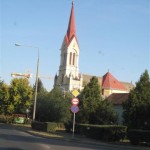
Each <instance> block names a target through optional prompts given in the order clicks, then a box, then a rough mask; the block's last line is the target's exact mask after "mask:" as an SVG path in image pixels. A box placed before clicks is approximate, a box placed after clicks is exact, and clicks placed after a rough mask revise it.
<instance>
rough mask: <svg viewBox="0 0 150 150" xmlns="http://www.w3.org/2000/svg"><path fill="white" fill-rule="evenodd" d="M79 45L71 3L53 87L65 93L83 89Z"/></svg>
mask: <svg viewBox="0 0 150 150" xmlns="http://www.w3.org/2000/svg"><path fill="white" fill-rule="evenodd" d="M79 53H80V49H79V44H78V40H77V36H76V27H75V17H74V4H73V2H72V8H71V14H70V20H69V24H68V29H67V33H66V35H65V37H64V40H63V43H62V46H61V61H60V66H59V72H58V75H56V76H55V80H54V86H60V87H61V88H63V89H64V90H65V91H72V90H74V89H79V90H81V89H83V87H82V81H83V79H82V75H81V74H80V73H79Z"/></svg>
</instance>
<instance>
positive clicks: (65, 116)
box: [37, 87, 71, 123]
mask: <svg viewBox="0 0 150 150" xmlns="http://www.w3.org/2000/svg"><path fill="white" fill-rule="evenodd" d="M67 95H68V94H66V96H67ZM68 98H69V97H68V96H67V97H65V98H64V93H63V92H62V91H61V90H60V89H59V88H56V87H55V88H54V89H52V91H51V92H49V93H48V95H47V97H45V98H43V99H40V100H39V102H38V105H37V120H40V121H50V122H64V123H65V122H68V120H70V116H71V115H70V110H69V107H70V101H69V99H68ZM70 99H71V98H70Z"/></svg>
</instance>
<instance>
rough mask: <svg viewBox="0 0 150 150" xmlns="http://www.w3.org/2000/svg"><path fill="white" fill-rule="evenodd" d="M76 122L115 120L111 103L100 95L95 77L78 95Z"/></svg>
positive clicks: (96, 122) (104, 122) (103, 122)
mask: <svg viewBox="0 0 150 150" xmlns="http://www.w3.org/2000/svg"><path fill="white" fill-rule="evenodd" d="M79 99H80V103H79V109H80V111H79V113H78V114H77V117H76V118H77V122H78V123H88V124H111V122H113V123H114V122H116V120H117V115H116V113H115V112H114V110H113V107H112V105H111V103H109V102H108V101H106V100H103V99H102V97H101V91H100V85H99V83H98V79H97V78H96V77H92V78H91V80H90V82H89V83H88V84H87V85H86V86H85V88H84V89H83V91H82V92H81V95H80V96H79Z"/></svg>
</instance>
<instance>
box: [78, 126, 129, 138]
mask: <svg viewBox="0 0 150 150" xmlns="http://www.w3.org/2000/svg"><path fill="white" fill-rule="evenodd" d="M126 130H127V127H126V126H120V125H89V124H78V125H76V131H77V133H80V134H82V135H85V136H87V137H89V138H94V139H100V140H104V141H120V140H121V139H124V138H125V136H126Z"/></svg>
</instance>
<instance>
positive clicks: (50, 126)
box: [31, 121, 64, 132]
mask: <svg viewBox="0 0 150 150" xmlns="http://www.w3.org/2000/svg"><path fill="white" fill-rule="evenodd" d="M31 127H32V129H34V130H38V131H46V132H55V131H56V130H57V129H60V128H64V125H63V124H62V123H54V122H38V121H33V122H32V123H31Z"/></svg>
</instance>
